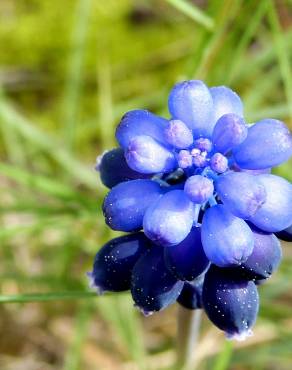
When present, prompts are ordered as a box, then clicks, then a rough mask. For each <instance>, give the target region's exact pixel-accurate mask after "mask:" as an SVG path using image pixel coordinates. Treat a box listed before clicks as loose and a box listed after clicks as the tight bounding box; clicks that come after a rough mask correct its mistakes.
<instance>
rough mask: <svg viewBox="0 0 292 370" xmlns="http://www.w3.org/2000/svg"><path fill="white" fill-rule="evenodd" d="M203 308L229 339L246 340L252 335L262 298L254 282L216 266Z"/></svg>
mask: <svg viewBox="0 0 292 370" xmlns="http://www.w3.org/2000/svg"><path fill="white" fill-rule="evenodd" d="M227 270H228V269H227ZM203 305H204V309H205V311H206V313H207V315H208V317H209V319H210V320H211V321H212V322H213V324H214V325H216V326H217V327H218V328H219V329H221V330H223V331H224V332H225V334H226V336H227V337H228V338H230V339H237V340H243V339H245V338H246V337H248V336H250V335H251V328H252V326H253V325H254V323H255V321H256V317H257V314H258V309H259V296H258V292H257V288H256V285H255V283H254V282H253V281H246V280H242V279H236V278H233V277H232V276H229V274H228V273H226V269H221V268H219V267H217V266H214V265H212V266H211V267H210V269H209V270H208V271H207V273H206V276H205V280H204V285H203Z"/></svg>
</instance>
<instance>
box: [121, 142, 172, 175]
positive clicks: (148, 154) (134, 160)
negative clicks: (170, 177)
mask: <svg viewBox="0 0 292 370" xmlns="http://www.w3.org/2000/svg"><path fill="white" fill-rule="evenodd" d="M125 156H126V160H127V163H128V165H129V166H130V167H131V168H132V169H133V170H134V171H137V172H141V173H145V174H152V173H158V172H170V171H172V170H174V169H176V168H177V160H176V158H175V155H174V153H173V152H171V151H170V150H168V149H167V148H166V147H165V146H163V145H161V144H160V143H158V142H157V141H156V140H154V139H152V138H151V136H145V135H144V136H136V137H135V138H133V139H132V140H131V141H130V143H129V145H128V147H127V150H126V153H125Z"/></svg>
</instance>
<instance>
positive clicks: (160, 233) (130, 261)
mask: <svg viewBox="0 0 292 370" xmlns="http://www.w3.org/2000/svg"><path fill="white" fill-rule="evenodd" d="M168 106H169V112H170V115H171V119H164V118H161V117H158V116H156V115H154V114H152V113H150V112H149V111H147V110H133V111H130V112H128V113H127V114H125V115H124V117H123V118H122V120H121V122H120V124H119V125H118V127H117V130H116V139H117V141H118V143H119V145H120V147H119V148H116V149H113V150H111V151H108V152H106V153H105V154H104V155H103V156H102V158H101V159H100V160H99V163H98V166H97V167H98V170H99V171H100V176H101V180H102V182H103V184H104V185H106V186H107V187H108V188H110V189H111V190H110V191H109V193H108V194H107V196H106V198H105V200H104V203H103V212H104V216H105V221H106V223H107V225H108V226H109V227H110V228H111V229H113V230H118V231H123V232H130V233H131V234H128V235H125V236H121V237H118V238H115V239H113V240H111V241H110V242H108V243H107V244H106V245H105V246H103V247H102V248H101V249H100V250H99V252H98V253H97V255H96V257H95V261H94V266H93V271H92V272H90V273H89V276H90V279H91V282H92V285H93V286H94V287H95V288H96V289H97V290H98V292H100V293H101V292H103V291H114V292H117V291H123V290H128V289H130V290H131V293H132V297H133V300H134V302H135V305H136V306H137V307H138V308H139V309H140V310H141V311H142V312H143V313H144V314H145V315H149V314H151V313H153V312H155V311H160V310H162V309H164V308H165V307H167V306H169V305H170V304H172V303H174V302H175V301H178V302H179V303H180V304H182V305H183V306H185V307H187V308H190V309H195V308H204V310H205V312H206V313H207V315H208V317H209V318H210V320H211V321H212V322H213V323H214V324H215V325H216V326H217V327H218V328H220V329H221V330H223V331H225V333H226V335H227V336H228V337H230V338H237V339H241V338H244V337H246V336H248V335H249V334H250V330H251V327H252V326H253V324H254V322H255V320H256V316H257V312H258V307H259V298H258V292H257V285H258V284H260V283H262V282H263V281H264V280H266V279H267V278H268V277H270V275H271V274H272V273H273V272H274V271H275V269H276V268H277V266H278V264H279V262H280V259H281V247H280V242H279V241H278V239H277V237H276V236H275V233H279V234H278V236H279V237H282V238H284V239H286V240H290V241H291V227H290V225H292V186H291V184H290V183H289V182H288V181H286V180H285V179H283V178H281V177H278V176H275V175H272V174H271V173H270V172H271V168H272V167H273V166H277V165H279V164H280V163H282V162H284V161H286V160H288V159H289V157H290V156H291V155H292V136H291V134H290V132H289V130H288V128H287V127H286V126H285V125H284V124H283V123H282V122H280V121H278V120H275V119H264V120H261V121H259V122H256V123H255V124H247V123H246V122H245V120H244V117H243V105H242V102H241V100H240V98H239V96H238V95H237V94H236V93H235V92H233V91H232V90H231V89H229V88H227V87H224V86H220V87H212V88H208V87H207V86H206V85H205V84H204V83H203V82H202V81H198V80H191V81H185V82H181V83H178V84H177V85H175V86H174V88H173V89H172V91H171V92H170V95H169V100H168ZM289 227H290V229H289ZM284 229H286V231H283V230H284ZM141 230H143V231H141Z"/></svg>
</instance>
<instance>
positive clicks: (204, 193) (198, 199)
mask: <svg viewBox="0 0 292 370" xmlns="http://www.w3.org/2000/svg"><path fill="white" fill-rule="evenodd" d="M184 191H185V193H186V194H187V196H188V197H189V198H190V200H191V201H192V202H194V203H196V204H203V203H205V202H206V201H207V200H208V199H209V198H210V197H211V196H212V195H213V191H214V186H213V182H212V181H211V180H210V179H208V178H207V177H203V176H200V175H194V176H191V177H189V178H188V179H187V181H186V183H185V187H184Z"/></svg>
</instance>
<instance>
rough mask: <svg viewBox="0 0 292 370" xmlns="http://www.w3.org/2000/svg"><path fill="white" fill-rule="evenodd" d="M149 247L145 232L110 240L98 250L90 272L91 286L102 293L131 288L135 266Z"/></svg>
mask: <svg viewBox="0 0 292 370" xmlns="http://www.w3.org/2000/svg"><path fill="white" fill-rule="evenodd" d="M148 248H149V240H148V239H147V238H146V237H145V235H144V234H143V233H135V234H130V235H125V236H121V237H119V238H115V239H112V240H110V241H109V242H108V243H106V244H105V245H104V246H103V247H102V248H101V249H100V250H99V251H98V252H97V254H96V256H95V259H94V264H93V270H92V272H89V273H88V277H89V279H90V285H91V287H93V288H96V290H97V292H98V293H100V294H101V293H103V292H105V291H110V292H120V291H124V290H128V289H130V284H131V275H132V270H133V267H134V265H135V263H136V262H137V261H138V259H139V258H140V257H141V256H142V255H143V254H144V253H145V252H146V251H147V250H148Z"/></svg>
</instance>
